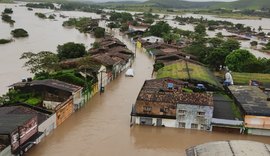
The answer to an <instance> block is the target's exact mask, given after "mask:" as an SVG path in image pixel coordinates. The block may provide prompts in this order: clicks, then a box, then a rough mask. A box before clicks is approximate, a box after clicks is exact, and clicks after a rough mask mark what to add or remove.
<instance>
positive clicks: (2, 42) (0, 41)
mask: <svg viewBox="0 0 270 156" xmlns="http://www.w3.org/2000/svg"><path fill="white" fill-rule="evenodd" d="M11 41H12V39H0V44H6V43H9V42H11Z"/></svg>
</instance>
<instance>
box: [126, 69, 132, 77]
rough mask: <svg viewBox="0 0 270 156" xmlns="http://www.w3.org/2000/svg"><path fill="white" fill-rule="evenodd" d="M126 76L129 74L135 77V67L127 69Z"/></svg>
mask: <svg viewBox="0 0 270 156" xmlns="http://www.w3.org/2000/svg"><path fill="white" fill-rule="evenodd" d="M125 76H127V77H134V71H133V69H131V68H129V69H128V70H127V71H126V74H125Z"/></svg>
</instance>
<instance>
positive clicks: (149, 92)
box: [137, 78, 213, 106]
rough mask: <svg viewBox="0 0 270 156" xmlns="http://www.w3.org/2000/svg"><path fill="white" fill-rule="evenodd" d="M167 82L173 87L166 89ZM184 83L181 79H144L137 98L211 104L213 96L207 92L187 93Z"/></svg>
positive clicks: (178, 102) (162, 101) (177, 102)
mask: <svg viewBox="0 0 270 156" xmlns="http://www.w3.org/2000/svg"><path fill="white" fill-rule="evenodd" d="M169 83H172V84H173V87H174V89H167V85H169ZM184 83H185V82H183V81H181V80H177V79H171V78H163V79H154V80H147V81H145V83H144V85H143V87H142V89H141V91H140V93H139V96H138V98H137V100H142V101H151V102H161V103H172V104H193V105H207V106H213V97H212V94H209V93H187V92H185V91H184V90H182V88H183V87H184Z"/></svg>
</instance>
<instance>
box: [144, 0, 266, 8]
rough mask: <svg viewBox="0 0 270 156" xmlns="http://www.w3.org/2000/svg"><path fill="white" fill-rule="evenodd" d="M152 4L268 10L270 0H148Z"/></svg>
mask: <svg viewBox="0 0 270 156" xmlns="http://www.w3.org/2000/svg"><path fill="white" fill-rule="evenodd" d="M145 3H146V4H153V5H156V6H159V7H166V8H179V9H190V8H230V9H261V8H270V0H238V1H234V2H190V1H184V0H148V1H147V2H145Z"/></svg>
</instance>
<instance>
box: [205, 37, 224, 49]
mask: <svg viewBox="0 0 270 156" xmlns="http://www.w3.org/2000/svg"><path fill="white" fill-rule="evenodd" d="M208 43H209V44H211V46H212V47H214V48H217V47H220V46H221V44H222V43H224V41H223V40H222V39H220V38H217V37H214V38H210V39H209V40H208Z"/></svg>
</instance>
